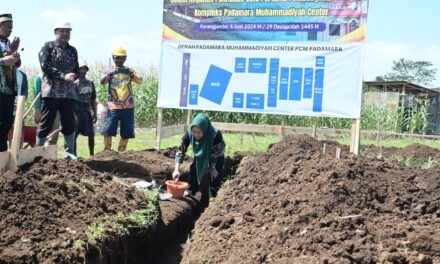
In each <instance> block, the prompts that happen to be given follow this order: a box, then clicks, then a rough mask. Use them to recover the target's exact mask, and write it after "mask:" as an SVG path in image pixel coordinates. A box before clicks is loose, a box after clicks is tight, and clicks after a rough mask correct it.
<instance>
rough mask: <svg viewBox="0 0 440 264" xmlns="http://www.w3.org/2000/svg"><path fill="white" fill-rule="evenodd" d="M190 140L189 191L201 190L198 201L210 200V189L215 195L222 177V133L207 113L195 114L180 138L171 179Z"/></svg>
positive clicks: (176, 172) (205, 201) (192, 192)
mask: <svg viewBox="0 0 440 264" xmlns="http://www.w3.org/2000/svg"><path fill="white" fill-rule="evenodd" d="M190 143H191V146H192V149H193V153H194V161H193V163H192V164H191V167H190V180H189V185H190V187H189V190H190V192H191V194H193V195H194V194H195V193H196V192H197V191H199V190H200V191H201V193H202V197H201V202H202V203H203V204H205V205H208V204H209V196H210V195H209V193H210V192H211V196H213V197H216V196H217V191H218V189H219V187H220V185H221V181H222V178H223V175H222V174H223V164H224V160H225V154H224V153H225V142H224V141H223V136H222V133H221V132H220V131H219V130H218V129H217V128H215V127H214V126H213V125H212V124H211V121H210V120H209V118H208V116H207V115H206V114H203V113H200V114H197V115H196V116H195V117H194V119H193V120H192V122H191V125H190V126H189V128H188V130H187V131H186V132H185V135H184V136H183V138H182V142H181V144H180V147H179V150H178V151H177V153H176V165H175V168H174V172H173V179H174V180H178V179H179V177H180V170H179V167H180V164H182V162H183V157H184V156H185V153H186V151H187V149H188V146H189V144H190Z"/></svg>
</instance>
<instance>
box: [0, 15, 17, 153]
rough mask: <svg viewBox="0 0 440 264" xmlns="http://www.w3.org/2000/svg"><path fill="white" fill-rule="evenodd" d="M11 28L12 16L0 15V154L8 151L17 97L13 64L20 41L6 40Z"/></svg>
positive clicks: (15, 61)
mask: <svg viewBox="0 0 440 264" xmlns="http://www.w3.org/2000/svg"><path fill="white" fill-rule="evenodd" d="M12 28H13V25H12V15H11V14H2V15H0V152H3V151H7V150H8V143H7V137H8V132H9V130H10V129H11V127H12V123H13V112H14V102H15V96H16V95H17V80H16V75H15V74H16V73H15V64H16V63H17V62H19V61H20V55H19V54H18V53H17V50H18V46H19V45H20V39H19V38H14V40H13V41H12V42H10V41H9V40H8V37H9V36H10V35H11V33H12Z"/></svg>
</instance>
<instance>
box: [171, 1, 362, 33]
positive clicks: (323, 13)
mask: <svg viewBox="0 0 440 264" xmlns="http://www.w3.org/2000/svg"><path fill="white" fill-rule="evenodd" d="M367 5H368V3H367V0H345V1H335V0H327V1H326V0H315V1H304V0H165V2H164V12H163V39H164V40H249V41H262V40H266V41H274V40H275V41H363V40H364V38H365V25H366V19H367Z"/></svg>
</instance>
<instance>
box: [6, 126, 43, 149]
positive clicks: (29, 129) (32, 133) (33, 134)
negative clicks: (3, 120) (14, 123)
mask: <svg viewBox="0 0 440 264" xmlns="http://www.w3.org/2000/svg"><path fill="white" fill-rule="evenodd" d="M13 134H14V128H11V130H9V133H8V141H12V135H13ZM21 138H22V140H23V142H24V143H28V144H29V145H30V146H31V147H34V146H35V141H36V138H37V127H36V126H23V129H22V135H21Z"/></svg>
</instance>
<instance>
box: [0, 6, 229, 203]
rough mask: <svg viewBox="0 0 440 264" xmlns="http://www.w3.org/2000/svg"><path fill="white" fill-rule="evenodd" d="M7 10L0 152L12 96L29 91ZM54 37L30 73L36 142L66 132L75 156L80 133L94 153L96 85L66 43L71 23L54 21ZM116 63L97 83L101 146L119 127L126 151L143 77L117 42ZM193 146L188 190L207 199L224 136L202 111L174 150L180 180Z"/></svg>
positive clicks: (217, 181) (1, 35) (2, 25)
mask: <svg viewBox="0 0 440 264" xmlns="http://www.w3.org/2000/svg"><path fill="white" fill-rule="evenodd" d="M12 29H13V20H12V15H11V14H2V15H0V44H1V50H0V152H3V151H7V150H8V144H7V134H8V132H9V131H10V129H11V127H12V124H13V119H14V102H15V101H16V98H17V95H24V96H27V92H28V91H27V90H28V83H27V77H26V74H24V72H22V71H20V70H19V69H18V68H19V67H20V65H21V59H20V54H19V52H18V49H19V45H20V39H19V38H14V39H13V40H12V41H10V40H9V39H8V38H9V36H10V35H11V33H12ZM53 30H54V34H55V40H54V41H49V42H46V43H45V44H44V45H43V47H42V48H41V51H40V52H39V54H38V57H39V62H40V67H41V74H38V75H37V76H36V77H35V79H34V96H35V98H37V101H36V104H35V116H34V121H35V122H36V123H37V124H38V129H37V136H36V146H37V147H42V146H44V145H45V144H57V139H58V137H57V134H58V133H57V131H59V130H60V128H59V127H60V125H61V132H62V133H63V137H64V146H65V158H70V159H77V155H76V139H77V137H78V136H79V135H80V134H81V135H83V136H86V137H88V146H89V152H90V155H94V148H95V139H94V135H95V131H94V125H93V124H94V123H95V122H96V121H97V101H96V89H95V84H94V83H93V81H91V80H89V79H87V72H88V71H89V67H88V66H87V64H86V63H81V64H79V62H78V51H77V50H76V48H75V47H73V46H72V45H70V44H69V40H70V36H71V31H72V27H71V25H70V23H68V22H63V23H57V24H56V25H55V26H54V28H53ZM112 58H113V62H114V66H113V67H111V68H108V69H106V71H105V72H104V74H103V75H102V77H101V80H100V81H101V84H104V85H106V86H107V87H108V89H107V90H108V102H107V109H108V111H107V116H106V119H105V122H104V125H103V129H102V131H101V132H102V135H103V136H104V150H111V148H112V137H114V136H116V134H117V131H118V127H119V130H120V136H121V139H120V141H119V146H118V151H125V150H126V148H127V144H128V141H129V139H131V138H134V136H135V135H134V125H135V120H134V106H135V105H134V98H133V92H132V83H141V82H142V78H141V77H140V76H139V75H138V74H137V73H136V71H135V70H133V69H132V68H128V67H126V66H125V65H124V63H125V61H126V59H127V51H126V50H125V49H123V48H121V47H119V48H117V49H115V50H114V51H113V52H112ZM189 145H191V146H192V148H193V153H194V159H193V160H194V161H193V163H192V165H191V167H190V171H189V173H190V187H189V191H190V193H191V194H195V193H196V192H197V191H201V193H202V198H201V199H202V202H203V203H206V204H208V203H209V197H213V196H214V197H215V196H216V195H217V191H218V188H219V187H220V185H221V181H222V179H223V177H221V176H219V175H223V163H224V150H225V142H224V140H223V137H222V134H221V132H220V131H219V130H218V129H216V128H215V127H214V126H213V125H212V124H211V121H210V120H209V118H208V116H206V115H205V114H203V113H200V114H197V115H196V116H195V117H194V119H193V120H192V122H191V124H190V126H189V128H188V130H187V131H186V132H185V134H184V136H183V138H182V142H181V144H180V147H179V150H178V151H177V154H176V162H175V169H174V172H173V174H172V176H173V178H174V179H175V180H178V179H179V177H180V175H181V173H180V164H181V163H182V162H183V157H184V156H185V153H186V151H187V149H188V147H189Z"/></svg>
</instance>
